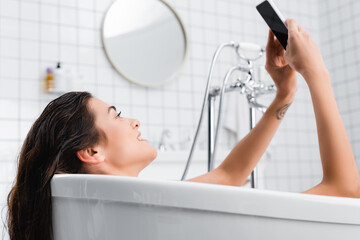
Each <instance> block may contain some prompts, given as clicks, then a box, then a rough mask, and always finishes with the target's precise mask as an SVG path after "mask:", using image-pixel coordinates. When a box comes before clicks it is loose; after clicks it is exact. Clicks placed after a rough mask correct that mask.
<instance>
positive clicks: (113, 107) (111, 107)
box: [108, 106, 116, 113]
mask: <svg viewBox="0 0 360 240" xmlns="http://www.w3.org/2000/svg"><path fill="white" fill-rule="evenodd" d="M111 109H114V111H115V112H116V107H115V106H110V107H109V108H108V113H110V110H111Z"/></svg>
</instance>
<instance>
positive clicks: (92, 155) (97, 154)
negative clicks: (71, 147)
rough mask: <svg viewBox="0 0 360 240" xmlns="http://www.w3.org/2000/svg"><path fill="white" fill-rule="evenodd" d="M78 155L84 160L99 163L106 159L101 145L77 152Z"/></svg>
mask: <svg viewBox="0 0 360 240" xmlns="http://www.w3.org/2000/svg"><path fill="white" fill-rule="evenodd" d="M76 156H77V157H78V158H79V159H80V160H81V161H83V162H86V163H91V164H97V163H101V162H103V161H104V160H105V156H104V154H103V151H102V149H101V148H99V147H94V148H86V149H83V150H79V151H77V152H76Z"/></svg>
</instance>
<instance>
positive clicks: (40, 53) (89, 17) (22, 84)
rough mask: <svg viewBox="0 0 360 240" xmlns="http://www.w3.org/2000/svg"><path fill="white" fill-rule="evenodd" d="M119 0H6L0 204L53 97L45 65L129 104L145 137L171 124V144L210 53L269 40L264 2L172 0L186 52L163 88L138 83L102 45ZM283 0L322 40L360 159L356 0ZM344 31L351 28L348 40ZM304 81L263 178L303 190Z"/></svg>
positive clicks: (308, 133) (310, 162)
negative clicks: (230, 44)
mask: <svg viewBox="0 0 360 240" xmlns="http://www.w3.org/2000/svg"><path fill="white" fill-rule="evenodd" d="M112 1H113V0H77V1H75V0H61V1H60V0H21V1H20V0H0V109H1V111H0V173H1V175H0V187H1V191H0V203H1V204H0V207H2V206H3V204H4V202H5V197H6V194H7V191H8V188H9V186H10V183H11V180H12V179H13V177H14V171H12V170H10V169H15V164H16V156H17V154H18V151H19V148H20V146H21V144H22V141H23V139H24V138H25V136H26V133H27V131H28V129H29V128H30V126H31V123H32V122H33V121H34V120H35V119H36V117H37V116H38V115H39V114H40V113H41V111H42V109H43V108H44V107H45V106H46V104H47V103H48V102H49V101H50V100H51V99H53V98H55V97H56V95H49V94H44V93H43V92H42V91H41V80H42V78H43V76H44V72H45V69H46V67H48V66H51V67H54V66H55V64H56V62H57V61H61V62H63V66H64V67H65V68H67V69H70V70H71V71H72V73H73V74H74V76H75V77H76V79H77V80H78V81H77V83H76V84H74V85H73V90H87V91H91V92H92V93H93V94H94V95H95V96H97V97H99V98H101V99H103V100H105V101H107V102H108V103H109V104H111V105H116V106H117V107H118V108H119V109H122V111H123V113H124V115H125V116H126V115H127V116H129V117H135V118H138V119H139V120H140V121H141V131H142V134H143V136H145V137H146V138H148V139H150V143H151V144H152V145H153V146H158V142H159V140H160V134H161V131H162V130H163V129H165V128H166V129H170V130H171V131H172V133H173V139H172V140H171V141H173V142H179V141H180V140H181V139H184V138H186V136H184V134H183V133H184V132H190V133H192V132H195V127H196V123H197V121H198V118H199V112H200V107H201V103H202V100H203V92H204V90H205V84H206V79H207V74H208V69H209V66H210V61H211V59H212V56H213V54H214V51H215V49H216V47H217V46H218V45H219V44H220V43H222V42H224V41H230V40H236V41H250V42H255V43H258V44H261V45H263V46H264V45H265V44H266V39H267V38H266V36H267V27H266V25H265V23H264V22H263V20H262V19H261V17H260V16H259V15H258V13H257V12H256V10H255V8H254V7H255V5H256V4H257V3H258V2H259V1H246V0H222V1H216V0H206V1H205V0H182V1H175V0H168V2H169V3H170V4H171V5H172V6H173V7H174V8H175V10H176V11H177V12H178V14H179V15H180V17H181V18H182V20H183V22H184V24H185V28H186V31H187V34H188V38H189V55H188V59H187V60H186V62H185V65H184V68H183V70H182V72H181V73H180V75H179V76H178V77H177V78H175V80H174V81H173V82H171V83H169V84H167V85H165V86H162V87H157V88H143V87H139V86H136V85H134V84H132V83H130V82H128V81H126V80H125V79H123V78H122V77H121V76H120V75H119V74H117V73H116V72H115V71H114V69H113V68H112V67H111V65H110V63H109V61H108V60H107V59H106V56H105V54H104V51H103V49H102V43H101V38H100V36H101V35H100V34H101V27H102V18H103V16H104V14H105V12H106V10H107V9H108V7H109V6H110V4H111V2H112ZM276 3H277V5H278V6H279V8H280V10H281V11H282V12H283V13H284V15H285V17H291V18H295V19H297V21H298V22H299V23H300V24H301V25H303V26H304V28H305V29H307V30H308V31H309V32H310V33H311V34H312V35H313V37H314V38H315V40H316V41H317V42H318V43H319V45H320V47H321V51H322V53H323V54H324V59H325V61H326V63H327V65H328V67H329V69H330V72H331V75H332V83H333V86H334V91H335V95H336V98H337V100H338V105H339V108H340V111H341V113H342V116H343V119H344V122H345V124H346V128H347V131H348V133H349V136H350V137H351V144H352V146H353V149H354V154H355V155H356V158H357V159H358V160H359V159H360V137H359V136H360V123H359V122H358V121H357V119H359V117H360V108H359V107H358V103H360V97H359V96H360V94H359V93H360V91H359V87H360V84H359V80H358V79H359V70H358V69H359V64H360V63H359V60H358V57H357V56H359V55H360V46H359V42H360V41H359V40H360V28H359V24H356V23H358V22H359V21H360V17H359V15H358V14H355V13H357V12H359V11H360V4H359V1H355V0H346V1H344V0H342V1H340V0H316V1H315V0H303V1H296V0H287V1H285V0H278V1H276ZM345 33H348V34H349V35H348V36H346V37H345V38H343V34H345ZM231 54H232V53H231V52H224V53H223V55H222V57H221V59H220V64H219V65H218V66H219V67H218V68H217V69H216V70H215V73H214V76H215V78H216V79H217V81H220V79H222V78H223V77H224V74H225V72H226V70H227V69H228V67H229V66H231V64H233V63H234V59H233V57H232V55H231ZM260 63H264V59H262V60H261V61H260ZM298 83H299V90H298V93H297V96H296V98H295V101H294V103H293V104H292V106H291V108H290V109H289V111H288V113H287V115H286V117H285V119H284V121H283V123H282V125H281V126H280V128H279V130H278V131H277V133H276V135H275V137H274V139H273V141H272V143H271V144H270V148H271V159H270V160H269V164H267V166H266V169H265V174H264V176H259V177H260V178H262V180H264V182H265V187H266V188H268V189H277V190H283V191H303V190H305V189H307V188H310V187H311V186H313V185H315V184H317V183H318V181H319V180H320V179H321V164H320V155H319V151H318V144H317V136H316V125H315V118H314V113H313V110H312V105H311V99H310V95H309V92H308V89H307V86H306V84H305V83H304V81H303V80H302V79H301V78H300V77H299V79H298ZM165 100H166V101H165ZM270 101H271V98H270V99H267V100H264V102H267V103H270ZM259 117H260V116H259ZM204 125H206V121H204ZM246 127H247V126H246ZM221 136H223V137H222V139H220V141H219V147H220V148H228V146H233V145H234V144H235V142H234V141H233V140H232V139H230V138H229V137H228V136H227V135H226V134H221ZM199 138H200V142H199V146H198V148H199V149H205V148H206V131H205V128H203V129H202V131H201V136H200V137H199ZM358 163H359V162H358ZM8 169H9V170H10V171H8ZM182 170H183V169H179V171H182Z"/></svg>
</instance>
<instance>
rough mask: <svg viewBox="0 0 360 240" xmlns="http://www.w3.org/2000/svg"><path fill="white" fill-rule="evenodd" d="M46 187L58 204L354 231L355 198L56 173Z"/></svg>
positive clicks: (359, 212)
mask: <svg viewBox="0 0 360 240" xmlns="http://www.w3.org/2000/svg"><path fill="white" fill-rule="evenodd" d="M124 183H125V184H124ZM150 187H151V188H150ZM51 188H52V197H53V198H59V199H60V198H67V199H72V198H76V199H84V200H85V199H93V200H98V201H115V202H128V203H137V204H142V205H146V206H148V207H151V206H166V207H175V208H186V209H196V210H203V211H214V212H224V213H232V214H245V215H253V216H259V217H272V218H281V219H290V220H301V221H314V222H325V223H338V224H354V225H359V227H360V199H352V198H344V197H332V196H319V195H311V194H301V193H291V192H279V191H273V190H263V189H249V188H242V187H235V186H225V185H217V184H207V183H198V182H184V181H173V180H169V181H165V180H154V179H147V178H139V177H127V176H115V175H93V174H56V175H55V176H54V177H53V179H52V180H51ZM112 189H118V191H112ZM184 193H187V195H184ZM204 196H206V197H207V198H203V197H204Z"/></svg>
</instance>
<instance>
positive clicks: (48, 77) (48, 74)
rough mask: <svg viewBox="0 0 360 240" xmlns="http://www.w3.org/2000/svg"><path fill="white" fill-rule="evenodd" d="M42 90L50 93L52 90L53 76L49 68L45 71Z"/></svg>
mask: <svg viewBox="0 0 360 240" xmlns="http://www.w3.org/2000/svg"><path fill="white" fill-rule="evenodd" d="M44 90H45V91H46V92H51V91H53V90H54V74H53V70H52V69H51V68H47V69H46V77H45V79H44Z"/></svg>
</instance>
